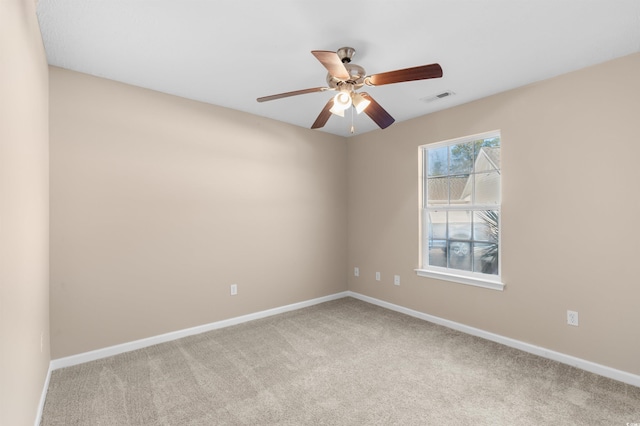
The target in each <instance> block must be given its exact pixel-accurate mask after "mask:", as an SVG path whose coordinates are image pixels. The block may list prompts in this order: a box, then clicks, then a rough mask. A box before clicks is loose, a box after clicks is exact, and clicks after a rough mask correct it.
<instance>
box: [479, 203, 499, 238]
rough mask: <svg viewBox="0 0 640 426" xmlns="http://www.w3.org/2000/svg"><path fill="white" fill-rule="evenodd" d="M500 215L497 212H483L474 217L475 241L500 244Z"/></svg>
mask: <svg viewBox="0 0 640 426" xmlns="http://www.w3.org/2000/svg"><path fill="white" fill-rule="evenodd" d="M498 221H499V215H498V212H497V211H495V210H486V211H485V210H481V211H476V212H474V215H473V239H474V240H476V241H489V242H492V243H497V242H498V229H499V228H498Z"/></svg>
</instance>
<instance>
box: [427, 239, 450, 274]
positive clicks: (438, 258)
mask: <svg viewBox="0 0 640 426" xmlns="http://www.w3.org/2000/svg"><path fill="white" fill-rule="evenodd" d="M429 265H431V266H440V267H442V268H446V267H447V242H446V241H445V240H429Z"/></svg>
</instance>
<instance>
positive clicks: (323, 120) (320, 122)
mask: <svg viewBox="0 0 640 426" xmlns="http://www.w3.org/2000/svg"><path fill="white" fill-rule="evenodd" d="M332 107H333V98H331V99H329V102H327V104H326V105H325V106H324V108H323V109H322V111H320V115H318V118H316V121H314V122H313V124H312V125H311V128H312V129H319V128H321V127H324V125H325V124H327V121H328V120H329V117H331V111H329V110H330V109H331V108H332Z"/></svg>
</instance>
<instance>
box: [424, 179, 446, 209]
mask: <svg viewBox="0 0 640 426" xmlns="http://www.w3.org/2000/svg"><path fill="white" fill-rule="evenodd" d="M427 204H428V205H438V204H449V178H447V177H438V178H429V179H427Z"/></svg>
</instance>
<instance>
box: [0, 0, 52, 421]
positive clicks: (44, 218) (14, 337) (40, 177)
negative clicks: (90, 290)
mask: <svg viewBox="0 0 640 426" xmlns="http://www.w3.org/2000/svg"><path fill="white" fill-rule="evenodd" d="M47 81H48V80H47V62H46V58H45V55H44V47H43V45H42V40H41V38H40V29H39V27H38V21H37V19H36V14H35V4H34V2H33V1H32V0H2V1H0V425H2V426H4V425H7V426H9V425H28V424H33V423H34V420H35V417H36V412H37V409H38V405H39V402H40V396H41V394H42V390H43V387H44V383H45V379H46V376H47V370H48V367H49V359H50V358H49V239H48V231H49V230H48V227H49V217H48V214H49V207H48V201H49V199H48V197H49V180H48V179H49V178H48V172H49V157H48V156H49V147H48V136H47V131H48V130H47V126H48V112H47V111H48V102H47V98H48V89H47V87H48V82H47Z"/></svg>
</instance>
